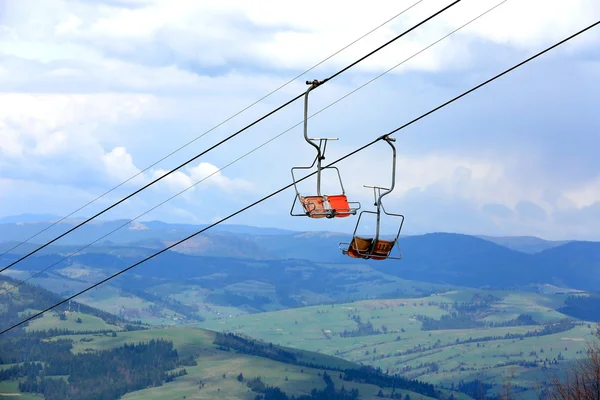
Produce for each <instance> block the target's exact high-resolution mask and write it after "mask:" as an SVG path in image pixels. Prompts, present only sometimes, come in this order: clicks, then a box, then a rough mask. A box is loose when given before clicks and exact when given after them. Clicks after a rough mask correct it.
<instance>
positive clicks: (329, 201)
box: [290, 80, 360, 218]
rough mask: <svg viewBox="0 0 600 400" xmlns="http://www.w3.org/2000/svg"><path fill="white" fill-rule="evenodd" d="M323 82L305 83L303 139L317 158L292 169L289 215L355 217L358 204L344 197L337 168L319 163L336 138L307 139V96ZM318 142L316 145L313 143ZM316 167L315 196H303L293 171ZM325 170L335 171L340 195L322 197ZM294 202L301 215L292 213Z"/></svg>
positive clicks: (358, 207) (344, 193)
mask: <svg viewBox="0 0 600 400" xmlns="http://www.w3.org/2000/svg"><path fill="white" fill-rule="evenodd" d="M321 83H323V82H319V81H318V80H314V81H306V84H307V85H310V87H309V88H308V90H307V91H306V94H305V96H304V139H305V140H306V142H307V143H308V144H310V145H311V146H312V147H314V148H315V150H317V156H316V157H315V160H314V161H313V163H312V164H311V165H310V166H308V167H294V168H292V170H291V172H292V179H293V180H294V188H295V190H296V197H295V198H294V203H293V204H292V208H291V210H290V215H292V216H294V217H301V216H308V217H310V218H345V217H349V216H350V215H356V212H357V211H358V210H359V209H360V203H359V202H349V201H348V198H347V197H346V192H345V190H344V185H343V183H342V177H341V175H340V171H339V169H338V168H337V167H322V166H321V161H323V160H324V159H325V150H326V149H327V141H329V140H338V138H309V137H308V94H309V93H310V91H311V90H313V89H314V88H316V87H317V86H319V85H320V84H321ZM317 141H318V144H316V143H315V142H317ZM315 164H316V166H317V194H316V195H310V196H303V195H301V194H300V192H299V190H298V186H297V185H296V177H295V175H294V171H296V170H300V169H304V170H310V169H312V168H313V167H314V166H315ZM325 169H332V170H335V171H336V173H337V177H338V181H339V183H340V187H341V194H335V195H323V194H322V193H321V172H322V171H323V170H325ZM296 202H299V203H300V204H301V205H302V207H303V211H304V212H303V213H294V208H295V207H296Z"/></svg>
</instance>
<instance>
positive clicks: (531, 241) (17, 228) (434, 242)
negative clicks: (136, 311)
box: [0, 215, 600, 290]
mask: <svg viewBox="0 0 600 400" xmlns="http://www.w3.org/2000/svg"><path fill="white" fill-rule="evenodd" d="M19 219H21V220H23V221H19ZM34 219H35V218H34V216H31V215H27V216H25V217H21V218H20V217H19V216H16V217H9V218H4V220H5V221H6V220H10V221H17V222H7V223H2V224H0V252H6V251H8V250H10V249H12V248H13V247H14V246H16V245H17V244H19V242H20V241H22V240H25V239H27V238H29V237H31V236H33V235H35V234H36V233H38V232H39V231H41V230H43V229H45V228H47V227H49V226H50V225H51V223H50V222H33V220H34ZM41 219H43V217H40V218H38V220H41ZM46 219H48V218H46ZM25 220H27V222H24V221H25ZM127 222H128V221H127V220H115V221H92V222H91V223H89V224H86V225H84V226H83V227H81V228H80V229H78V230H77V231H76V232H74V233H73V234H71V235H67V236H66V237H65V238H63V239H61V240H60V241H59V242H58V243H60V244H61V245H50V246H48V247H47V248H45V249H43V250H42V251H40V252H38V253H36V255H35V256H32V257H29V258H28V259H26V260H25V261H24V262H21V263H20V264H18V268H19V269H28V270H39V269H40V265H49V264H48V262H50V263H54V262H58V261H60V260H61V259H62V258H64V257H65V256H67V255H69V254H70V253H72V252H75V251H77V250H79V249H80V248H81V247H83V246H85V245H87V244H88V243H89V242H91V241H94V240H97V239H98V238H100V237H102V236H103V235H106V234H107V233H109V232H111V231H113V230H115V229H117V228H119V227H120V226H122V225H124V224H127ZM76 223H79V221H78V220H65V221H62V222H60V223H58V224H57V225H56V226H53V227H51V228H49V229H48V230H47V231H45V232H43V233H42V234H40V235H39V236H37V237H35V238H33V239H32V240H31V241H30V242H29V243H26V244H23V245H21V246H18V247H17V248H15V249H12V250H10V251H9V252H8V253H7V254H4V255H3V256H2V257H1V258H0V261H1V262H2V264H6V263H9V262H11V261H13V260H16V259H17V258H18V257H19V256H20V255H22V254H25V253H26V252H29V251H32V250H33V249H35V248H36V247H37V246H39V243H43V242H44V241H45V240H50V239H51V238H53V237H55V236H56V235H58V234H60V233H62V232H64V231H65V230H67V229H69V228H71V227H72V226H73V225H74V224H76ZM202 227H203V226H201V225H189V224H169V223H165V222H160V221H150V222H143V223H133V224H130V225H126V226H125V227H124V228H123V229H119V230H117V231H116V232H115V233H113V234H111V235H110V236H107V237H106V238H104V239H101V240H100V241H98V243H96V244H94V245H93V246H90V247H88V248H86V249H85V250H84V251H83V252H82V253H80V254H79V255H76V256H74V257H71V258H70V262H71V263H77V264H81V265H87V266H92V267H94V268H103V269H112V268H124V267H126V266H127V265H129V264H132V263H134V262H136V261H138V260H139V259H141V258H142V257H145V256H149V255H151V254H152V253H154V252H156V251H157V250H160V249H162V248H164V247H165V246H166V245H169V244H171V243H174V242H175V241H177V240H180V239H181V238H183V237H186V236H187V235H189V234H191V233H192V232H195V231H197V230H199V229H201V228H202ZM349 238H350V235H347V234H342V233H333V232H295V231H289V230H283V229H276V228H260V227H252V226H243V225H225V224H223V225H219V226H217V227H215V228H214V229H211V230H210V231H207V232H206V233H204V234H202V235H199V236H197V237H195V238H193V239H191V240H189V241H187V242H185V243H183V244H181V245H180V246H177V247H175V248H174V249H173V250H172V251H168V252H166V253H163V254H161V255H160V256H158V257H156V258H154V259H153V260H152V261H150V262H149V263H148V264H150V265H148V266H145V267H139V268H138V269H137V270H136V271H138V272H136V273H137V274H142V275H145V274H150V271H152V273H151V275H152V276H154V277H156V276H161V277H163V278H165V279H167V278H173V279H179V278H180V277H192V275H194V276H196V275H198V274H200V275H201V273H200V272H199V271H198V267H197V266H199V265H204V267H203V268H202V269H203V270H206V271H208V270H210V271H211V273H214V272H215V271H217V270H218V269H219V268H221V270H222V272H228V271H226V270H225V269H224V265H223V264H224V262H225V261H224V260H227V261H226V263H227V265H228V266H230V267H231V266H232V265H237V264H240V265H242V264H243V265H247V263H248V261H250V260H262V261H265V262H268V263H270V264H272V265H283V266H284V267H283V268H289V267H290V265H292V266H293V265H296V266H297V264H298V263H305V264H307V263H308V264H311V265H318V264H322V263H326V264H332V265H335V264H343V265H356V266H359V265H365V266H368V267H369V268H372V269H373V270H375V271H378V272H380V273H383V274H386V275H389V276H395V277H398V278H401V279H405V280H412V281H421V282H429V283H434V284H446V285H459V286H462V287H479V288H481V287H489V288H514V287H525V286H528V285H536V284H552V285H555V286H559V287H565V288H572V289H582V290H599V289H600V243H597V242H582V241H564V242H558V241H545V240H543V239H539V238H532V237H508V238H506V237H504V238H495V237H488V236H470V235H463V234H455V233H429V234H425V235H415V236H402V237H401V238H400V247H401V250H402V256H403V258H402V260H400V261H393V260H387V261H365V260H356V259H351V258H349V257H347V256H344V255H342V253H341V251H340V250H339V249H338V243H339V242H343V241H348V239H349ZM219 260H221V261H219ZM165 265H168V266H171V265H176V266H177V268H164V266H165ZM208 265H212V266H214V267H210V268H209V267H207V266H208ZM156 266H160V267H162V269H160V268H159V269H157V268H158V267H156ZM273 268H277V267H273ZM292 268H295V267H292ZM190 269H191V270H190ZM234 269H235V270H239V271H242V270H243V269H244V268H241V267H240V268H234ZM240 273H241V272H240ZM243 275H247V274H245V273H244V274H243ZM247 278H249V277H247ZM252 279H258V280H260V279H261V276H260V273H257V274H255V276H253V277H252Z"/></svg>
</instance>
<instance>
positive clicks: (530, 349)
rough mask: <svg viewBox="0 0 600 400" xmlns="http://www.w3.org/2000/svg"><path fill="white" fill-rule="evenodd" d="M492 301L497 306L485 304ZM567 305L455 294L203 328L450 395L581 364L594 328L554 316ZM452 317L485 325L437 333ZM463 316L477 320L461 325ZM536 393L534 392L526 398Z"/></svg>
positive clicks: (542, 298)
mask: <svg viewBox="0 0 600 400" xmlns="http://www.w3.org/2000/svg"><path fill="white" fill-rule="evenodd" d="M488 295H491V296H493V298H494V299H495V300H491V301H489V302H488V303H487V304H485V298H486V297H485V296H488ZM564 298H565V296H564V295H541V294H536V293H514V292H500V291H498V292H486V291H477V290H467V291H454V292H448V293H444V294H440V295H433V296H429V297H426V298H415V299H396V300H367V301H359V302H354V303H347V304H335V305H328V306H315V307H305V308H298V309H291V310H282V311H277V312H271V313H263V314H259V315H248V316H242V317H237V318H233V319H223V320H218V321H206V322H204V323H203V324H202V325H201V326H202V327H206V328H209V329H214V330H219V331H225V332H239V333H244V334H246V335H249V336H251V337H256V338H260V339H262V340H265V341H270V342H273V343H277V344H281V345H284V346H290V347H293V348H298V349H306V350H311V351H316V352H321V353H324V354H330V355H335V356H338V357H342V358H344V359H347V360H350V361H353V362H358V363H364V364H369V365H373V366H375V367H380V368H381V369H382V370H384V371H389V372H391V373H400V374H402V375H403V376H405V377H407V378H418V379H421V380H425V381H427V382H431V383H434V384H439V385H442V386H443V387H448V388H449V387H452V384H454V385H456V384H458V383H459V381H461V380H463V381H470V380H474V379H477V378H478V377H480V378H481V379H483V380H485V381H488V382H493V383H496V384H497V383H498V382H500V381H502V379H504V377H508V376H510V375H514V377H513V384H514V385H517V386H523V387H526V388H533V387H534V386H535V385H537V384H538V383H541V382H542V381H543V380H545V379H547V377H548V374H547V373H548V372H550V373H557V374H560V373H561V370H562V369H563V367H564V366H565V365H567V364H568V362H569V360H573V359H575V358H578V357H581V356H582V352H584V351H585V349H586V342H587V341H589V340H591V339H592V338H593V336H592V328H593V325H591V324H589V323H587V322H586V323H579V324H574V325H571V324H569V323H566V322H565V320H564V319H565V318H566V316H565V315H563V314H561V313H559V312H557V311H555V308H558V307H559V306H560V305H561V304H562V303H563V301H564ZM482 299H483V300H482ZM461 304H462V305H461ZM477 304H479V305H477ZM460 307H470V308H471V309H472V312H466V311H460V312H458V313H457V308H458V309H459V310H463V309H462V308H460ZM452 315H458V318H454V320H457V322H456V323H457V324H463V325H477V324H480V325H481V326H471V327H465V328H461V327H460V326H458V327H456V328H452V329H444V327H443V324H442V325H441V326H436V323H437V322H440V320H441V319H442V317H444V316H445V318H448V320H447V321H446V323H447V324H452V323H454V322H453V319H452V318H450V317H451V316H452ZM466 315H469V316H470V317H472V318H471V319H467V318H465V319H464V320H462V319H460V317H461V316H466ZM523 315H528V316H530V317H531V318H525V317H522V318H524V319H523V322H524V323H527V324H524V325H520V326H491V324H492V323H493V324H504V325H511V324H512V323H514V321H517V318H518V317H519V316H523ZM423 317H428V318H431V319H433V320H434V321H433V324H430V325H431V327H433V329H431V330H422V328H423V327H424V323H423V321H422V320H423ZM511 321H512V322H511ZM486 325H487V326H486ZM536 332H537V333H536ZM542 370H543V371H545V373H546V377H545V378H544V376H543V375H542V374H541V372H542ZM519 390H520V389H519ZM533 394H534V393H533V391H531V390H530V393H527V395H533ZM523 395H525V397H524V398H527V395H526V393H522V396H523Z"/></svg>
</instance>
